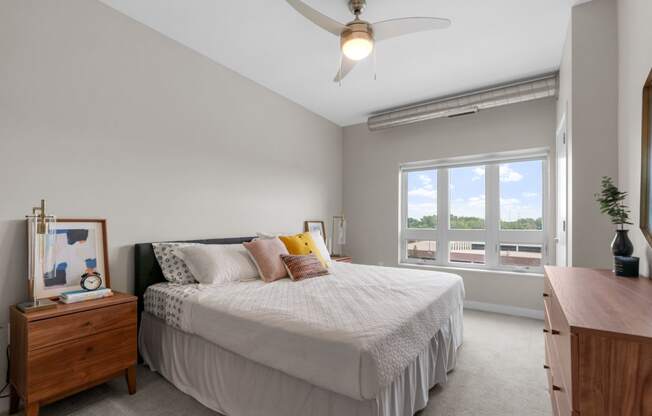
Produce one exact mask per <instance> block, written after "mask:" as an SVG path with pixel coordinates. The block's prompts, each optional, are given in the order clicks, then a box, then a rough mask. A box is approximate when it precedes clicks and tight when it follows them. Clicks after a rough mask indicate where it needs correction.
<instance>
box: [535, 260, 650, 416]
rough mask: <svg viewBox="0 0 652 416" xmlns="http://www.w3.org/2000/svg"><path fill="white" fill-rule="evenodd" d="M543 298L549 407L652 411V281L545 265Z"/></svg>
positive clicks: (622, 415) (625, 415)
mask: <svg viewBox="0 0 652 416" xmlns="http://www.w3.org/2000/svg"><path fill="white" fill-rule="evenodd" d="M543 297H544V306H545V328H544V330H543V331H544V333H545V335H544V336H545V346H546V362H545V365H544V367H545V368H546V372H547V373H548V381H549V385H550V396H551V400H552V406H553V413H554V414H555V415H563V416H568V415H572V416H633V415H636V416H650V415H652V281H650V280H649V279H646V278H639V279H628V278H622V277H615V276H614V275H613V273H612V272H611V271H608V270H595V269H584V268H567V267H546V273H545V283H544V293H543Z"/></svg>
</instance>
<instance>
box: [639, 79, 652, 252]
mask: <svg viewBox="0 0 652 416" xmlns="http://www.w3.org/2000/svg"><path fill="white" fill-rule="evenodd" d="M641 134H642V139H641V143H642V148H641V215H640V218H641V219H640V227H641V231H643V234H644V235H645V238H646V239H647V242H648V244H649V245H651V246H652V183H651V182H650V174H651V173H652V157H651V156H652V155H651V153H652V152H651V149H650V146H651V145H652V137H651V136H652V70H651V71H650V74H649V75H648V77H647V80H646V81H645V85H644V86H643V126H642V129H641Z"/></svg>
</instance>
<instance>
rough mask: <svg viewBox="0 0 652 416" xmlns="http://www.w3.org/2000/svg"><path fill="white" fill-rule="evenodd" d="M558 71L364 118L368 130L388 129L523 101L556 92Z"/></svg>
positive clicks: (551, 94) (550, 95)
mask: <svg viewBox="0 0 652 416" xmlns="http://www.w3.org/2000/svg"><path fill="white" fill-rule="evenodd" d="M557 79H558V78H557V73H552V74H546V75H542V76H539V77H536V78H529V79H525V80H521V81H516V82H511V83H509V84H502V85H499V86H495V87H490V88H486V89H482V90H476V91H470V92H467V93H463V94H458V95H454V96H450V97H444V98H440V99H437V100H434V101H429V102H426V103H423V104H417V105H411V106H408V107H402V108H398V109H395V110H390V111H386V112H383V113H380V114H377V115H374V116H372V117H369V119H368V120H367V125H368V126H369V130H371V131H375V130H382V129H389V128H392V127H397V126H404V125H406V124H413V123H418V122H420V121H425V120H432V119H435V118H443V117H456V116H461V115H466V114H472V113H477V112H478V111H480V110H485V109H487V108H494V107H500V106H503V105H508V104H515V103H522V102H525V101H532V100H538V99H541V98H548V97H554V96H556V95H557V88H558V82H557Z"/></svg>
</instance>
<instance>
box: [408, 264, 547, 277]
mask: <svg viewBox="0 0 652 416" xmlns="http://www.w3.org/2000/svg"><path fill="white" fill-rule="evenodd" d="M398 266H399V267H405V268H415V269H426V270H441V271H446V272H451V273H454V272H474V273H483V274H506V275H509V276H522V277H534V278H543V273H540V272H523V271H518V270H500V269H482V268H475V267H451V266H436V265H432V264H416V263H399V264H398Z"/></svg>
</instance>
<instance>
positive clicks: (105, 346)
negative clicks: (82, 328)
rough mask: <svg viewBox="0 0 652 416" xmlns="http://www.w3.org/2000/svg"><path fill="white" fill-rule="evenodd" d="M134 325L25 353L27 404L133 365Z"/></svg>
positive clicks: (134, 357)
mask: <svg viewBox="0 0 652 416" xmlns="http://www.w3.org/2000/svg"><path fill="white" fill-rule="evenodd" d="M136 359H137V351H136V326H135V325H132V326H128V327H122V328H118V329H113V330H111V331H106V332H102V333H99V334H95V335H91V336H87V337H85V338H81V339H78V340H74V341H69V342H67V343H64V344H59V345H56V346H51V347H45V348H41V349H38V350H35V351H30V352H29V359H28V362H29V369H28V371H29V374H30V377H29V380H28V391H27V396H28V398H29V400H30V401H39V400H42V399H46V398H48V397H52V396H56V395H59V394H65V393H66V392H69V391H71V390H74V389H75V388H76V387H78V386H80V385H85V384H89V383H93V382H94V381H97V380H101V379H103V378H105V377H109V376H111V375H113V374H115V373H117V372H119V371H121V370H124V369H125V368H127V367H129V366H132V365H135V364H136Z"/></svg>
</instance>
